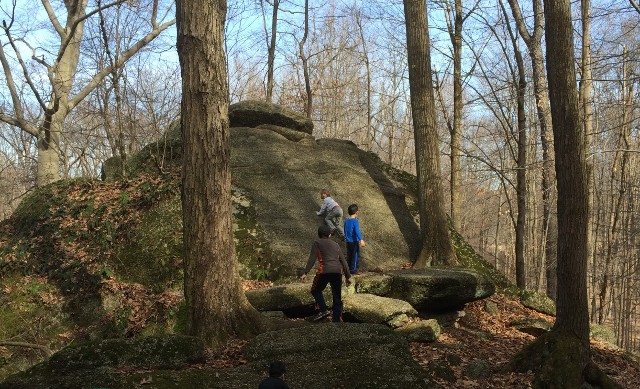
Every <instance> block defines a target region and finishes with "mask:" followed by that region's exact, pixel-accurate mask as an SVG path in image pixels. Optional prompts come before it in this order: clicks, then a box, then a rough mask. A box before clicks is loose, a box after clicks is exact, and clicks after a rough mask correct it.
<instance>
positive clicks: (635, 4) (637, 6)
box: [629, 0, 640, 14]
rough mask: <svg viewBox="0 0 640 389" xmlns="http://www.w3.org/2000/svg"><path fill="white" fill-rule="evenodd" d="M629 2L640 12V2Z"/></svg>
mask: <svg viewBox="0 0 640 389" xmlns="http://www.w3.org/2000/svg"><path fill="white" fill-rule="evenodd" d="M629 3H631V5H632V6H633V8H635V9H636V11H638V13H639V14H640V5H638V3H636V2H635V0H629Z"/></svg>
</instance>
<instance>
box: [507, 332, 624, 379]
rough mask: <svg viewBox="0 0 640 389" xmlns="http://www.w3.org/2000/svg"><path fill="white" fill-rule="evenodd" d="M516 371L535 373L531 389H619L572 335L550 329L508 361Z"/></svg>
mask: <svg viewBox="0 0 640 389" xmlns="http://www.w3.org/2000/svg"><path fill="white" fill-rule="evenodd" d="M510 368H511V369H512V370H513V371H517V372H527V371H532V372H534V373H535V378H534V382H533V387H534V388H540V389H542V388H544V389H554V388H557V389H564V388H580V387H583V384H584V383H588V384H590V385H592V386H595V387H596V388H602V389H610V388H611V389H617V388H620V386H619V385H617V384H616V383H615V382H614V381H613V380H611V379H610V378H609V377H608V376H607V375H606V374H604V373H603V372H602V371H601V370H600V369H599V368H598V367H597V366H596V365H595V364H594V363H593V362H592V361H591V360H590V357H589V350H588V348H587V347H585V346H584V345H583V344H582V342H580V340H579V339H578V337H576V336H575V335H574V334H573V333H571V332H568V331H561V330H552V331H551V332H548V333H546V334H543V335H542V336H540V337H539V338H537V339H536V340H535V341H534V342H533V343H531V344H530V345H528V346H527V347H525V348H524V349H523V350H522V351H520V352H519V353H518V354H517V355H516V356H515V357H514V359H513V360H512V361H511V365H510Z"/></svg>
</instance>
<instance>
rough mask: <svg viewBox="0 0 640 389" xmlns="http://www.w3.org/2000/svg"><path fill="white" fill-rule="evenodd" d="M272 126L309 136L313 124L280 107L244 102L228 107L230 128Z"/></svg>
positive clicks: (258, 102)
mask: <svg viewBox="0 0 640 389" xmlns="http://www.w3.org/2000/svg"><path fill="white" fill-rule="evenodd" d="M261 124H272V125H275V126H280V127H286V128H290V129H292V130H296V131H301V132H305V133H307V134H311V133H312V132H313V122H312V121H311V119H309V118H307V117H306V116H304V115H302V114H300V113H298V112H295V111H293V110H291V109H289V108H287V107H283V106H281V105H277V104H272V103H267V102H265V101H259V100H246V101H241V102H239V103H236V104H231V105H230V106H229V125H230V126H231V127H257V126H259V125H261Z"/></svg>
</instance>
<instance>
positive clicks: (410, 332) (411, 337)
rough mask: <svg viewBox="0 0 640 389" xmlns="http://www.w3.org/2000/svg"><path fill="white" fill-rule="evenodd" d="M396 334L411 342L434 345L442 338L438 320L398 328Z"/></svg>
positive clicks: (418, 322)
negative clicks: (433, 343)
mask: <svg viewBox="0 0 640 389" xmlns="http://www.w3.org/2000/svg"><path fill="white" fill-rule="evenodd" d="M395 332H396V333H397V334H399V335H401V336H402V337H404V338H405V339H406V340H407V341H409V342H418V343H432V342H435V341H436V340H438V338H439V337H440V332H441V329H440V325H439V324H438V321H437V320H434V319H429V320H420V321H417V322H413V323H409V324H407V325H405V326H402V327H400V328H397V329H396V330H395Z"/></svg>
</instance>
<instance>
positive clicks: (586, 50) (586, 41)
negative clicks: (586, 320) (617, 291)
mask: <svg viewBox="0 0 640 389" xmlns="http://www.w3.org/2000/svg"><path fill="white" fill-rule="evenodd" d="M580 9H581V13H582V44H581V46H582V47H581V57H582V61H581V68H580V70H581V76H582V77H580V99H581V103H582V106H581V108H582V115H583V125H584V135H585V142H586V147H587V150H591V145H592V144H593V135H592V134H593V106H592V104H593V101H592V98H591V89H592V81H593V77H592V75H591V0H581V1H580ZM594 173H595V172H594V163H593V159H592V158H589V156H588V158H587V174H588V175H587V179H588V180H589V209H590V210H593V209H594ZM594 223H595V220H594V215H593V212H591V213H590V214H589V231H588V243H589V246H588V250H589V258H592V257H593V258H594V261H595V257H594V244H595V242H594V238H595V231H594ZM593 295H594V299H595V289H594V292H593ZM595 308H596V307H595V304H593V307H592V309H593V311H594V312H595V311H596V309H595Z"/></svg>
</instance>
